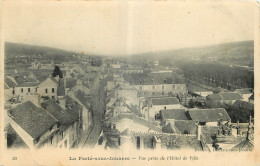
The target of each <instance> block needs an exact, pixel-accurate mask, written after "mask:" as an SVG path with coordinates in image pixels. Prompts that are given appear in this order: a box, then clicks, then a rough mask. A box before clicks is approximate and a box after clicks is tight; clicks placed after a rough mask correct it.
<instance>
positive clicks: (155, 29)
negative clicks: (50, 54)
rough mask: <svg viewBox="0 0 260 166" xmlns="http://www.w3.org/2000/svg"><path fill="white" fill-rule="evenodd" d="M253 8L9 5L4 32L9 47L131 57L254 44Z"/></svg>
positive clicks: (181, 4) (251, 5)
mask: <svg viewBox="0 0 260 166" xmlns="http://www.w3.org/2000/svg"><path fill="white" fill-rule="evenodd" d="M255 7H256V5H255V3H254V2H240V3H236V4H234V3H233V4H232V3H231V2H226V3H225V4H220V3H215V2H214V3H213V2H210V3H207V4H206V3H203V4H202V3H191V2H189V3H188V2H185V1H183V2H165V1H155V2H154V1H153V2H148V1H146V3H145V2H142V3H141V2H133V1H132V2H126V1H124V2H121V1H120V2H119V1H117V2H115V1H114V2H108V1H107V2H89V1H85V2H74V3H69V2H59V1H56V2H50V1H49V2H48V3H46V2H38V3H36V2H34V3H32V2H28V3H19V2H9V3H8V2H6V3H5V4H4V5H3V8H4V10H3V29H4V38H5V41H9V42H17V43H27V44H35V45H43V46H50V47H57V48H62V49H66V50H71V51H78V52H82V51H83V52H92V53H97V54H109V55H129V54H135V53H142V52H147V51H161V50H171V49H178V48H184V47H193V46H204V45H211V44H218V43H226V42H233V41H244V40H253V39H254V9H255ZM256 9H257V7H256Z"/></svg>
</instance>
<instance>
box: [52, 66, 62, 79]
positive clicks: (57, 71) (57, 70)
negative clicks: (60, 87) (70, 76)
mask: <svg viewBox="0 0 260 166" xmlns="http://www.w3.org/2000/svg"><path fill="white" fill-rule="evenodd" d="M57 75H58V76H59V77H60V78H63V74H62V72H61V70H60V67H59V66H55V68H54V70H53V72H52V76H53V77H56V76H57Z"/></svg>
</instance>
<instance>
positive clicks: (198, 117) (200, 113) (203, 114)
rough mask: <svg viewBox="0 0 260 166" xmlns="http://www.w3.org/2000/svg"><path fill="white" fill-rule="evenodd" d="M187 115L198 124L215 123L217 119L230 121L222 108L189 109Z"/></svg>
mask: <svg viewBox="0 0 260 166" xmlns="http://www.w3.org/2000/svg"><path fill="white" fill-rule="evenodd" d="M188 113H189V115H190V117H191V119H192V120H195V121H199V122H217V121H218V120H219V119H222V120H223V121H230V117H229V116H228V113H227V111H226V110H225V109H224V108H214V109H189V110H188Z"/></svg>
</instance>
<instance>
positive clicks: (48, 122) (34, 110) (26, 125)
mask: <svg viewBox="0 0 260 166" xmlns="http://www.w3.org/2000/svg"><path fill="white" fill-rule="evenodd" d="M10 115H11V118H12V119H13V120H14V121H15V122H16V123H17V124H18V125H19V126H20V127H21V128H22V129H24V130H25V131H26V132H27V133H28V134H29V135H30V136H31V137H32V138H34V139H36V138H37V137H39V136H41V135H42V134H44V133H45V132H46V131H47V130H49V129H50V128H51V127H52V126H53V125H54V124H55V123H57V119H55V118H54V117H52V116H51V115H50V114H49V113H47V111H45V110H44V109H43V108H41V107H37V106H36V105H34V104H33V103H32V102H31V101H26V102H25V103H22V104H20V105H18V106H16V107H14V108H12V109H11V110H10Z"/></svg>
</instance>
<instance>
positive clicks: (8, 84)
mask: <svg viewBox="0 0 260 166" xmlns="http://www.w3.org/2000/svg"><path fill="white" fill-rule="evenodd" d="M5 83H6V84H7V86H8V87H9V88H10V87H16V86H18V84H17V83H16V82H15V81H14V80H12V79H11V78H9V77H6V78H5Z"/></svg>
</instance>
